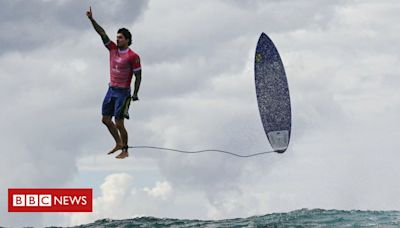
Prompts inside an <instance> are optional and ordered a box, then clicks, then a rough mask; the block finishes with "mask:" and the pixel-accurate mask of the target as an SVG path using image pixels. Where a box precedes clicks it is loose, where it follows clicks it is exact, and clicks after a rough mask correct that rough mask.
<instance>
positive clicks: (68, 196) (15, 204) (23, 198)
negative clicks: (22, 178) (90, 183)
mask: <svg viewBox="0 0 400 228" xmlns="http://www.w3.org/2000/svg"><path fill="white" fill-rule="evenodd" d="M8 212H93V190H92V189H91V188H10V189H8Z"/></svg>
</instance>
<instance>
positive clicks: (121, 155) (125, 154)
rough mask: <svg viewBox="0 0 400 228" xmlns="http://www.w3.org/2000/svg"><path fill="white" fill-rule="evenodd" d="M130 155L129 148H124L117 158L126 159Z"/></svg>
mask: <svg viewBox="0 0 400 228" xmlns="http://www.w3.org/2000/svg"><path fill="white" fill-rule="evenodd" d="M128 156H129V153H128V150H122V152H121V153H120V154H119V155H118V156H117V157H115V158H117V159H124V158H126V157H128Z"/></svg>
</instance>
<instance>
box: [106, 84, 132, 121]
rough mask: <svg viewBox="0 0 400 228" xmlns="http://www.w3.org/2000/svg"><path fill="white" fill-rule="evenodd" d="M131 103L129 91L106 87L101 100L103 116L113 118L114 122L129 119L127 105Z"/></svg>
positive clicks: (128, 89)
mask: <svg viewBox="0 0 400 228" xmlns="http://www.w3.org/2000/svg"><path fill="white" fill-rule="evenodd" d="M130 103H131V89H130V88H119V87H112V86H110V87H108V91H107V94H106V96H105V97H104V100H103V106H102V111H101V112H102V114H103V116H114V117H115V119H116V120H121V119H123V118H126V119H129V113H128V110H129V105H130Z"/></svg>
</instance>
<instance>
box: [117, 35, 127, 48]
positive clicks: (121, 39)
mask: <svg viewBox="0 0 400 228" xmlns="http://www.w3.org/2000/svg"><path fill="white" fill-rule="evenodd" d="M117 46H118V47H128V46H129V45H128V40H127V39H125V36H124V34H122V33H118V34H117Z"/></svg>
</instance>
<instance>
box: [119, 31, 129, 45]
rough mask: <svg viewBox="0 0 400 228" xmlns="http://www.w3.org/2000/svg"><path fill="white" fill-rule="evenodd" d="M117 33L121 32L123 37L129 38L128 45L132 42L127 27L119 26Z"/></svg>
mask: <svg viewBox="0 0 400 228" xmlns="http://www.w3.org/2000/svg"><path fill="white" fill-rule="evenodd" d="M117 33H122V35H124V37H125V39H129V42H128V46H130V45H131V44H132V34H131V32H129V30H128V29H126V28H120V29H118V32H117Z"/></svg>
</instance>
